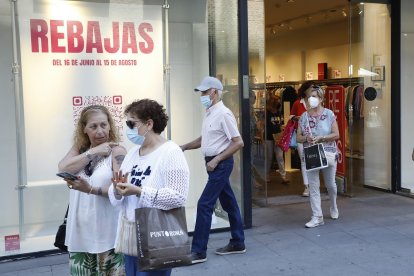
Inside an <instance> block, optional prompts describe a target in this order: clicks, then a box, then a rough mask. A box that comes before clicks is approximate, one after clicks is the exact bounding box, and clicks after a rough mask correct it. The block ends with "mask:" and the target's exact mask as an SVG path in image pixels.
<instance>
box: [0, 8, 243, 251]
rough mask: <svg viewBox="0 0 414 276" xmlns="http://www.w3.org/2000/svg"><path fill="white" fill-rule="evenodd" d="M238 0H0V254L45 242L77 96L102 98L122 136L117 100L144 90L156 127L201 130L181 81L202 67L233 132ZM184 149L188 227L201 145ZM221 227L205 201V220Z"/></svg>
mask: <svg viewBox="0 0 414 276" xmlns="http://www.w3.org/2000/svg"><path fill="white" fill-rule="evenodd" d="M239 5H240V6H243V5H241V4H240V3H238V1H236V0H235V1H225V2H224V1H191V0H183V1H164V0H154V1H37V0H36V1H33V0H21V1H20V0H19V1H8V2H7V3H6V1H3V2H2V4H0V33H1V36H2V39H1V42H0V44H1V51H0V52H1V53H0V57H1V60H2V62H1V65H0V70H1V74H0V78H1V83H2V84H3V86H2V93H1V95H2V96H1V98H2V99H1V106H2V108H1V115H0V118H1V119H0V120H1V122H2V124H3V126H4V128H5V129H7V130H10V131H5V132H4V135H2V142H3V143H2V145H1V146H0V148H1V152H2V154H1V168H2V169H1V172H2V175H4V178H3V183H4V185H3V192H2V193H1V195H0V197H1V198H0V202H1V203H0V204H1V205H2V210H3V212H2V217H1V220H0V236H1V241H0V257H1V258H7V256H12V255H19V254H25V253H29V254H30V253H33V252H39V251H47V250H53V249H55V248H54V247H53V242H54V235H55V233H56V230H57V228H58V226H59V224H61V222H62V220H63V217H64V214H65V211H66V208H67V205H68V200H69V191H68V189H67V186H66V185H64V182H63V181H62V180H61V179H59V178H58V177H57V176H56V175H55V174H56V173H57V164H58V162H59V160H60V159H61V158H63V156H64V155H65V154H66V152H67V151H68V150H69V149H70V147H71V145H72V137H73V131H74V126H75V122H76V121H77V119H78V116H79V113H80V111H81V110H82V109H83V108H84V107H85V106H88V105H91V104H102V105H105V106H107V107H108V108H109V110H110V111H111V112H112V115H113V116H114V119H115V122H116V126H117V128H118V130H119V132H120V133H121V134H122V135H123V137H125V134H124V132H125V123H124V121H125V118H123V116H122V114H123V108H124V107H125V105H126V104H128V103H129V102H131V101H132V100H134V99H138V98H152V99H155V100H157V101H159V102H161V103H163V104H164V105H165V106H166V108H167V112H168V114H169V117H170V121H169V125H168V127H167V131H165V133H164V134H163V135H165V136H166V137H167V138H169V139H172V140H173V141H175V142H176V143H177V144H183V143H185V142H188V141H189V140H193V139H195V138H197V137H198V136H199V135H200V133H201V122H202V119H203V116H204V110H203V109H202V106H201V104H200V100H199V95H197V94H196V93H194V92H193V88H194V87H195V86H196V85H197V84H199V82H200V81H201V80H202V78H203V77H204V76H206V75H216V76H217V77H219V78H221V80H222V82H223V84H224V85H225V90H226V91H225V93H224V96H223V100H224V102H225V103H226V105H227V106H228V107H229V108H230V109H231V110H232V111H233V112H234V114H235V115H236V118H237V121H238V123H239V128H240V129H241V132H243V131H242V124H243V120H242V116H241V106H242V101H243V100H242V97H241V95H242V94H241V93H239V91H242V88H241V87H242V85H241V80H242V78H241V77H239V76H240V73H239V72H240V69H239V68H240V66H239V65H240V64H241V61H240V59H239V45H240V41H239V40H240V35H239V23H240V20H239V18H240V17H238V9H239ZM244 10H246V8H245V7H244ZM245 18H246V17H245ZM244 48H245V49H247V47H244ZM244 63H245V64H247V60H246V61H245V62H244ZM6 84H7V85H6ZM246 84H247V83H246ZM245 87H246V88H247V86H245ZM247 95H248V94H247ZM245 102H248V97H247V98H246V99H245ZM246 126H248V125H246ZM122 140H123V141H122V144H123V145H124V146H125V147H126V148H127V149H129V148H131V146H132V144H131V143H130V142H129V141H127V139H122ZM245 148H247V149H249V146H246V147H245ZM185 154H186V158H187V161H188V164H189V166H190V171H191V180H190V191H189V195H188V200H187V204H186V212H187V223H188V229H189V231H190V232H191V231H193V229H194V224H195V217H196V206H197V200H198V198H199V196H200V194H201V192H202V190H203V187H204V185H205V183H206V181H207V173H206V171H205V166H204V162H203V157H202V155H201V151H191V152H186V153H185ZM245 158H247V160H249V159H248V158H249V157H248V156H246V157H245ZM243 162H244V159H243V151H241V152H239V153H237V154H236V156H235V166H234V171H233V173H232V175H231V183H232V187H233V190H234V192H235V194H236V198H237V200H238V201H239V205H240V207H241V210H242V213H243V216H244V218H245V222H246V221H251V215H249V214H250V213H251V208H247V210H248V211H247V212H245V211H244V210H245V208H244V206H246V204H247V205H248V204H249V203H250V200H248V201H247V202H245V201H244V197H243V195H244V191H243V189H246V187H244V184H245V183H244V182H243V177H242V176H243V173H244V174H246V173H247V174H248V172H244V171H243ZM247 185H249V184H248V183H247ZM5 210H6V211H5ZM249 216H250V217H249ZM246 217H247V219H246ZM228 226H229V223H228V219H227V216H226V214H225V213H224V211H223V210H222V208H221V206H220V205H219V204H217V206H216V210H215V213H214V217H213V221H212V225H211V228H212V230H220V229H226V228H227V227H228ZM247 226H249V225H247Z"/></svg>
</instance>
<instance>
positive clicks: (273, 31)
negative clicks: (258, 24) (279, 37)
mask: <svg viewBox="0 0 414 276" xmlns="http://www.w3.org/2000/svg"><path fill="white" fill-rule="evenodd" d="M270 32H271V33H272V34H273V35H276V29H275V28H274V27H273V28H271V29H270Z"/></svg>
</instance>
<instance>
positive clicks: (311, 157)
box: [303, 143, 329, 171]
mask: <svg viewBox="0 0 414 276" xmlns="http://www.w3.org/2000/svg"><path fill="white" fill-rule="evenodd" d="M303 151H304V157H305V165H306V171H313V170H320V169H323V168H326V167H328V165H329V164H328V159H327V158H326V154H325V150H324V149H323V144H322V143H318V144H314V145H311V146H309V147H304V148H303Z"/></svg>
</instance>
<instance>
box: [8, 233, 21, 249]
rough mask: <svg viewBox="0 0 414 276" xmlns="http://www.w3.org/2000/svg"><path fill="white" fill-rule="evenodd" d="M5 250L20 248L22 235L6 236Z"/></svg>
mask: <svg viewBox="0 0 414 276" xmlns="http://www.w3.org/2000/svg"><path fill="white" fill-rule="evenodd" d="M4 245H5V251H12V250H20V236H19V235H18V234H17V235H10V236H4Z"/></svg>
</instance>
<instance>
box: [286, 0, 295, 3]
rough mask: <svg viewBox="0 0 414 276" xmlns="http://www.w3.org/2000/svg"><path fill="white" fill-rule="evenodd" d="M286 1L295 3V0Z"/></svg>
mask: <svg viewBox="0 0 414 276" xmlns="http://www.w3.org/2000/svg"><path fill="white" fill-rule="evenodd" d="M286 3H295V0H286Z"/></svg>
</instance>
